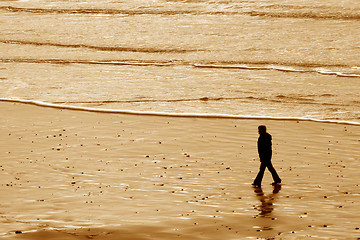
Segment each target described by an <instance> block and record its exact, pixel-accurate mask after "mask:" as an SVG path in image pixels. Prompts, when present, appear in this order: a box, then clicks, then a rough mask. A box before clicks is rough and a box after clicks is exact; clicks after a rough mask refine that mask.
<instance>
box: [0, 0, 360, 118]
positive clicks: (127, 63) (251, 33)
mask: <svg viewBox="0 0 360 240" xmlns="http://www.w3.org/2000/svg"><path fill="white" fill-rule="evenodd" d="M0 12H1V13H2V14H1V16H0V21H1V23H0V31H1V37H0V49H1V50H0V97H1V98H3V99H25V100H38V101H43V102H48V103H58V104H65V105H75V106H84V107H95V108H105V109H120V110H136V111H154V112H167V113H207V114H233V115H242V116H267V117H294V118H314V119H330V120H345V121H351V122H360V120H359V112H360V102H359V101H358V100H357V99H360V98H359V97H360V84H359V81H360V66H359V60H360V59H359V56H360V48H359V39H358V36H359V35H360V30H359V28H358V25H359V22H360V6H359V3H358V1H356V0H353V1H346V2H339V1H330V0H326V1H315V2H314V1H312V2H311V3H309V2H308V1H304V0H302V1H300V0H299V1H296V0H291V1H275V0H272V1H270V0H267V1H255V2H254V1H235V0H233V1H205V0H204V1H160V0H155V1H104V0H102V1H96V2H95V1H35V0H34V1H31V0H29V1H1V2H0Z"/></svg>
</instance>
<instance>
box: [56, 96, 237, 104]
mask: <svg viewBox="0 0 360 240" xmlns="http://www.w3.org/2000/svg"><path fill="white" fill-rule="evenodd" d="M240 99H243V98H231V97H217V98H212V97H202V98H184V99H139V100H106V101H66V102H53V103H55V104H75V103H76V104H86V103H88V104H109V103H149V102H169V103H170V102H194V101H204V102H207V101H221V100H240Z"/></svg>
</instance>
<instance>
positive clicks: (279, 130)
mask: <svg viewBox="0 0 360 240" xmlns="http://www.w3.org/2000/svg"><path fill="white" fill-rule="evenodd" d="M0 111H1V115H2V117H1V118H0V124H1V128H0V136H1V138H0V141H1V144H0V146H1V151H0V173H1V175H0V196H1V197H0V199H1V202H0V213H1V218H0V236H1V237H6V238H7V239H242V238H250V239H251V238H265V239H268V238H278V239H297V238H308V237H310V236H311V237H314V238H337V239H338V238H342V239H344V238H345V239H356V238H359V237H360V230H359V228H360V219H359V217H358V216H359V213H360V212H359V209H360V187H359V184H360V175H359V169H360V168H359V162H360V148H359V145H360V126H355V125H343V124H331V123H318V122H310V121H282V120H259V119H223V118H185V117H161V116H141V115H124V114H109V113H96V112H85V111H73V110H65V109H53V108H45V107H38V106H33V105H28V104H20V103H9V102H1V103H0ZM260 124H265V125H267V126H268V129H269V132H270V133H271V134H272V136H273V151H274V155H273V164H274V166H275V168H276V170H277V171H278V173H279V175H280V177H281V178H282V180H283V183H282V185H281V186H275V187H274V186H272V185H270V184H271V182H272V179H271V175H270V173H269V172H266V173H265V176H264V179H263V186H262V188H254V187H252V186H251V183H252V181H253V178H254V177H255V176H256V174H257V171H258V167H259V160H258V157H257V150H256V141H257V137H258V135H257V126H258V125H260Z"/></svg>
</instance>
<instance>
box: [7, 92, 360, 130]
mask: <svg viewBox="0 0 360 240" xmlns="http://www.w3.org/2000/svg"><path fill="white" fill-rule="evenodd" d="M0 101H2V102H14V103H23V104H31V105H36V106H40V107H50V108H59V109H67V110H74V111H86V112H98V113H114V114H131V115H148V116H163V117H190V118H230V119H256V120H282V121H284V120H286V121H312V122H319V123H333V124H346V125H358V126H360V122H351V121H341V120H324V119H315V118H305V117H303V118H302V117H271V116H251V115H233V114H213V113H174V112H173V113H168V112H155V111H134V110H122V109H103V108H89V107H78V106H70V105H63V104H53V103H47V102H43V101H37V100H25V99H15V98H0Z"/></svg>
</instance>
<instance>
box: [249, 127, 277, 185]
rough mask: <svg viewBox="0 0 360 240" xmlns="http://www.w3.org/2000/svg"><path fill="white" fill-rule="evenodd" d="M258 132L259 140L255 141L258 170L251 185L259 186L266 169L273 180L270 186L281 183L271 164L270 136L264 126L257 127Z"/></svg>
mask: <svg viewBox="0 0 360 240" xmlns="http://www.w3.org/2000/svg"><path fill="white" fill-rule="evenodd" d="M258 130H259V138H258V141H257V147H258V153H259V157H260V170H259V173H258V174H257V176H256V178H255V180H254V182H253V184H252V185H254V186H261V181H262V179H263V176H264V172H265V169H266V168H268V170H269V171H270V172H271V175H272V177H273V179H274V182H273V183H272V184H273V185H274V184H279V183H281V179H280V177H279V175H278V174H277V172H276V170H275V168H274V167H273V165H272V163H271V156H272V146H271V145H272V143H271V139H272V138H271V135H270V134H269V133H268V132H267V131H266V126H264V125H261V126H259V127H258Z"/></svg>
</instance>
